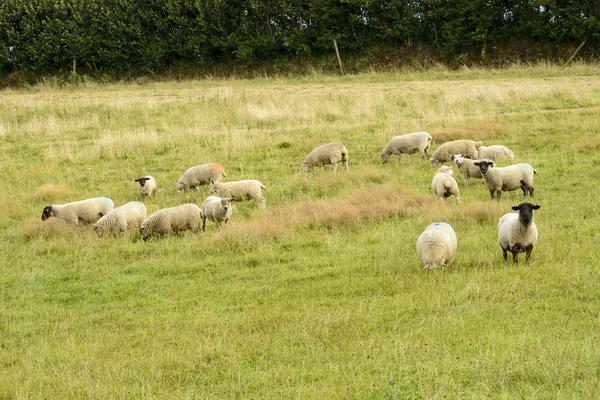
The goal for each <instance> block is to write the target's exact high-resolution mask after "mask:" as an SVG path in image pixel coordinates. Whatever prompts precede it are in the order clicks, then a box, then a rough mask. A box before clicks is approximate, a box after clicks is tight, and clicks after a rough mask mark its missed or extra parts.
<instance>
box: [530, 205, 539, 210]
mask: <svg viewBox="0 0 600 400" xmlns="http://www.w3.org/2000/svg"><path fill="white" fill-rule="evenodd" d="M540 207H541V206H538V205H537V204H535V205H534V206H533V207H532V208H533V209H534V210H539V208H540Z"/></svg>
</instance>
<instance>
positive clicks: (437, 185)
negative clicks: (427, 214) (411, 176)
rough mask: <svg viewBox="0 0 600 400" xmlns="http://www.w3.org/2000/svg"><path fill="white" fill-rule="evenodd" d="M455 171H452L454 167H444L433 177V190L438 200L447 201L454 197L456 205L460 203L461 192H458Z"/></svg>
mask: <svg viewBox="0 0 600 400" xmlns="http://www.w3.org/2000/svg"><path fill="white" fill-rule="evenodd" d="M453 175H454V171H452V167H448V166H445V165H444V166H442V167H440V169H438V172H437V174H435V175H434V176H433V180H432V181H431V189H432V190H433V194H435V195H436V196H437V198H438V200H442V199H447V198H448V197H450V196H452V195H454V198H455V199H456V204H458V203H460V199H459V195H460V193H459V191H458V183H456V179H454V177H453Z"/></svg>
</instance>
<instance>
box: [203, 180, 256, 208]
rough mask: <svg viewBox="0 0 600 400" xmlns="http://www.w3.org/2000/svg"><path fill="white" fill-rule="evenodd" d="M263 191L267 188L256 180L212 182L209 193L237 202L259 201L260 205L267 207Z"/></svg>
mask: <svg viewBox="0 0 600 400" xmlns="http://www.w3.org/2000/svg"><path fill="white" fill-rule="evenodd" d="M262 189H266V186H265V185H263V184H262V183H260V182H259V181H257V180H254V179H247V180H243V181H233V182H215V181H211V182H210V189H209V193H210V194H213V193H217V194H218V195H219V196H227V197H231V198H232V199H233V200H235V201H243V200H258V202H259V203H260V205H261V206H263V207H265V198H264V197H263V195H262Z"/></svg>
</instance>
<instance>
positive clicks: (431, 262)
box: [417, 222, 457, 270]
mask: <svg viewBox="0 0 600 400" xmlns="http://www.w3.org/2000/svg"><path fill="white" fill-rule="evenodd" d="M456 246H457V240H456V233H455V232H454V229H452V226H450V225H449V224H447V223H445V222H434V223H433V224H431V225H429V226H428V227H427V228H425V230H424V231H423V233H421V235H420V236H419V239H418V240H417V254H418V255H419V258H420V259H421V262H422V263H423V269H427V270H432V269H436V268H440V267H442V266H444V265H446V264H448V263H449V262H450V260H451V259H452V257H454V254H455V253H456Z"/></svg>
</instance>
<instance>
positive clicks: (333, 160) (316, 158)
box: [302, 143, 348, 172]
mask: <svg viewBox="0 0 600 400" xmlns="http://www.w3.org/2000/svg"><path fill="white" fill-rule="evenodd" d="M340 161H341V162H342V164H343V165H344V166H345V167H346V170H348V150H347V149H346V146H344V145H343V144H341V143H327V144H324V145H321V146H319V147H317V148H316V149H314V150H313V151H311V152H310V153H309V154H308V156H306V158H305V159H304V161H302V170H303V171H304V172H308V171H310V170H311V168H313V167H323V166H325V165H327V164H331V165H333V172H336V171H337V164H338V163H339V162H340Z"/></svg>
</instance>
